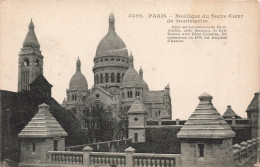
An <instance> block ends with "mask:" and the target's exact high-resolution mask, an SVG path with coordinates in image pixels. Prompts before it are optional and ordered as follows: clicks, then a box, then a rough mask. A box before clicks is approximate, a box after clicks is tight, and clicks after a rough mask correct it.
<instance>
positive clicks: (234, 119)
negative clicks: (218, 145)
mask: <svg viewBox="0 0 260 167" xmlns="http://www.w3.org/2000/svg"><path fill="white" fill-rule="evenodd" d="M234 125H236V118H235V117H232V126H234Z"/></svg>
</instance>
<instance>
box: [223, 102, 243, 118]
mask: <svg viewBox="0 0 260 167" xmlns="http://www.w3.org/2000/svg"><path fill="white" fill-rule="evenodd" d="M222 117H223V118H224V119H226V118H232V117H235V118H241V117H240V116H238V115H237V114H236V113H235V112H234V110H233V109H232V108H231V106H230V105H228V106H227V110H226V111H225V113H224V114H223V116H222Z"/></svg>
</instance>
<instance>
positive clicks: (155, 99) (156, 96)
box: [144, 90, 164, 103]
mask: <svg viewBox="0 0 260 167" xmlns="http://www.w3.org/2000/svg"><path fill="white" fill-rule="evenodd" d="M163 98H164V91H163V90H159V91H149V92H147V93H146V95H145V97H144V102H145V103H163Z"/></svg>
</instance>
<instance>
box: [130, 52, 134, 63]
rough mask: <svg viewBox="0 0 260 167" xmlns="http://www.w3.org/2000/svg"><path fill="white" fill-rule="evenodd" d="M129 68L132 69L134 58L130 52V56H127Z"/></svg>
mask: <svg viewBox="0 0 260 167" xmlns="http://www.w3.org/2000/svg"><path fill="white" fill-rule="evenodd" d="M129 67H134V57H133V55H132V51H130V56H129Z"/></svg>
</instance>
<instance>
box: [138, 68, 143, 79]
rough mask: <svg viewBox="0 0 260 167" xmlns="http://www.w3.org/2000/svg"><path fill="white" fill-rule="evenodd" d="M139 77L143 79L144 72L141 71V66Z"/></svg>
mask: <svg viewBox="0 0 260 167" xmlns="http://www.w3.org/2000/svg"><path fill="white" fill-rule="evenodd" d="M139 75H140V77H141V78H142V79H143V76H144V71H143V69H142V66H141V67H140V69H139Z"/></svg>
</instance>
